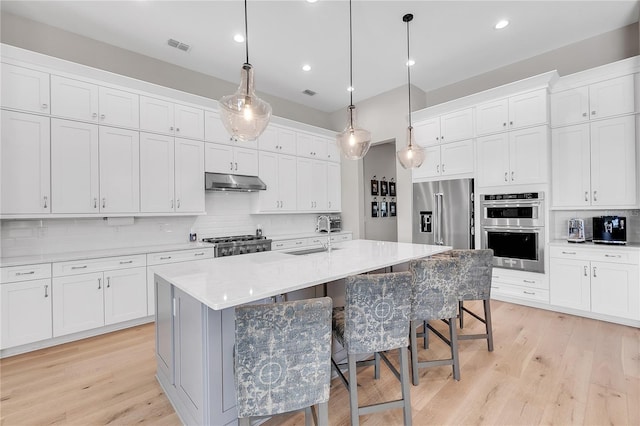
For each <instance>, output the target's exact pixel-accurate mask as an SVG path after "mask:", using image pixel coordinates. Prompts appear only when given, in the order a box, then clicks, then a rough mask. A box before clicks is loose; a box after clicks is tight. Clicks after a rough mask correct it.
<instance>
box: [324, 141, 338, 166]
mask: <svg viewBox="0 0 640 426" xmlns="http://www.w3.org/2000/svg"><path fill="white" fill-rule="evenodd" d="M327 160H329V161H332V162H337V163H339V162H340V147H339V146H338V143H337V142H336V140H335V139H327Z"/></svg>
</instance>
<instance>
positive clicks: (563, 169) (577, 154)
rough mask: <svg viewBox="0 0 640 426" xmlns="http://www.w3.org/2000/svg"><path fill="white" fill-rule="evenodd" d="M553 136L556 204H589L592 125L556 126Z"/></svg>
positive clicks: (581, 205)
mask: <svg viewBox="0 0 640 426" xmlns="http://www.w3.org/2000/svg"><path fill="white" fill-rule="evenodd" d="M551 139H552V142H551V182H552V185H553V191H552V192H551V193H552V196H553V206H554V207H568V206H575V207H585V206H590V205H591V143H590V140H591V137H590V130H589V124H588V123H585V124H579V125H576V126H568V127H559V128H556V129H553V131H552V135H551Z"/></svg>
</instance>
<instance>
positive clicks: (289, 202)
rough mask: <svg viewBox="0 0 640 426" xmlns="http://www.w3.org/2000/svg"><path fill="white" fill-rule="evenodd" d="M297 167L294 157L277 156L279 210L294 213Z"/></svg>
mask: <svg viewBox="0 0 640 426" xmlns="http://www.w3.org/2000/svg"><path fill="white" fill-rule="evenodd" d="M296 171H297V167H296V157H294V156H292V155H279V156H278V193H279V199H280V210H282V211H295V210H296V206H297V204H296V203H297V202H296V198H297V189H298V184H297V183H296V182H297V177H296V176H297V174H296Z"/></svg>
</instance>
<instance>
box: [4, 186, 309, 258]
mask: <svg viewBox="0 0 640 426" xmlns="http://www.w3.org/2000/svg"><path fill="white" fill-rule="evenodd" d="M252 197H257V194H255V193H253V194H250V193H239V192H207V193H206V194H205V207H206V211H207V214H206V215H204V216H167V217H136V218H128V219H124V220H121V219H118V220H115V221H114V220H111V221H110V220H107V219H104V218H86V219H85V218H83V219H42V220H13V219H3V220H0V256H2V257H14V256H30V255H39V254H52V253H63V252H76V251H87V250H102V249H110V248H125V247H136V246H147V245H154V244H158V245H161V244H174V243H183V242H187V241H188V240H189V233H190V232H191V231H193V232H196V233H197V235H198V239H199V240H200V239H201V238H203V237H220V236H227V235H242V234H254V233H255V232H256V228H257V226H258V225H261V226H262V232H263V235H265V236H267V237H273V236H277V235H288V234H299V233H307V232H313V231H314V230H315V224H316V217H317V214H270V215H263V214H260V215H257V214H251V203H252V200H253V198H252ZM114 222H116V223H114Z"/></svg>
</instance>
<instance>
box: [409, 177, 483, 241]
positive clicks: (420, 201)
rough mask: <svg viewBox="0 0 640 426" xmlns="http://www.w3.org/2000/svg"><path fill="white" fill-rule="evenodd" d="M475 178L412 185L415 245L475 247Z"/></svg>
mask: <svg viewBox="0 0 640 426" xmlns="http://www.w3.org/2000/svg"><path fill="white" fill-rule="evenodd" d="M473 220H474V218H473V179H455V180H443V181H436V182H420V183H414V184H413V242H414V243H418V244H436V245H446V246H452V247H453V248H455V249H468V248H474V237H473V235H474V223H473Z"/></svg>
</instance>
